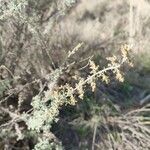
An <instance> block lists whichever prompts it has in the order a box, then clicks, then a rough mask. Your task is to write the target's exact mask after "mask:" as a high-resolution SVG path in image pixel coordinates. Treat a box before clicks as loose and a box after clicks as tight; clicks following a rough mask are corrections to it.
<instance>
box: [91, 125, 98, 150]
mask: <svg viewBox="0 0 150 150" xmlns="http://www.w3.org/2000/svg"><path fill="white" fill-rule="evenodd" d="M96 131H97V123H95V125H94V133H93V141H92V150H94V147H95V138H96Z"/></svg>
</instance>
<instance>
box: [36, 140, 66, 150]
mask: <svg viewBox="0 0 150 150" xmlns="http://www.w3.org/2000/svg"><path fill="white" fill-rule="evenodd" d="M34 150H63V148H62V146H61V144H56V143H54V142H51V143H50V142H49V141H48V140H47V139H45V140H43V139H39V142H38V144H36V146H35V148H34Z"/></svg>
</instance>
